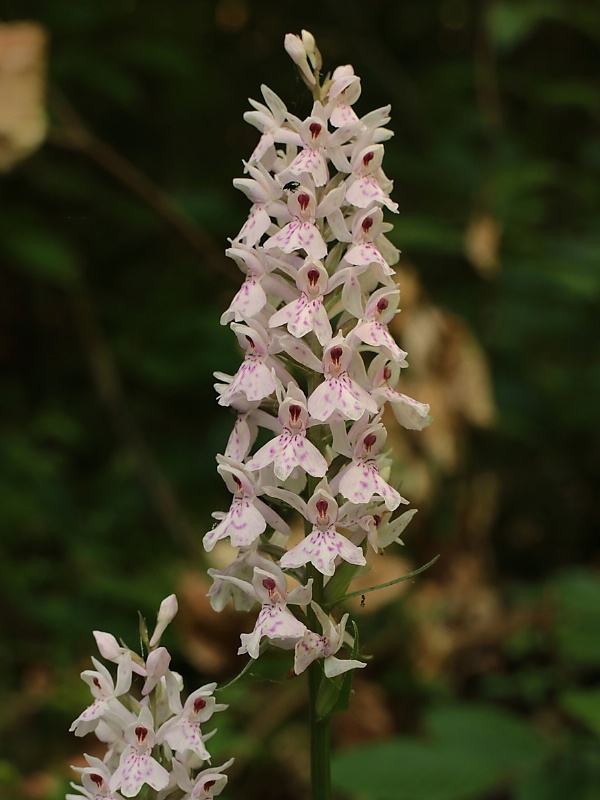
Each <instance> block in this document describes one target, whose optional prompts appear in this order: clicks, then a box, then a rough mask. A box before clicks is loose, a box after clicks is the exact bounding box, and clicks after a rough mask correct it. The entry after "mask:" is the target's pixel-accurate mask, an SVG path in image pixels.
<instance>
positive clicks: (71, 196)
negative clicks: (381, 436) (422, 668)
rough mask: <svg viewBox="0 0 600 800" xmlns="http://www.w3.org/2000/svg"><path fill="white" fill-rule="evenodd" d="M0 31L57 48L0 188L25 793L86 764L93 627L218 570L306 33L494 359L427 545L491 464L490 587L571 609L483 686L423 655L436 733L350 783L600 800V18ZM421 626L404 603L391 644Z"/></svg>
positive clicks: (436, 270)
mask: <svg viewBox="0 0 600 800" xmlns="http://www.w3.org/2000/svg"><path fill="white" fill-rule="evenodd" d="M167 6H168V7H167ZM1 13H2V19H3V21H11V20H17V19H31V20H35V21H39V22H40V23H41V24H43V25H44V26H45V27H46V28H47V29H48V31H49V33H50V37H51V39H50V49H49V70H50V80H51V87H50V91H49V94H48V103H49V114H50V118H51V123H52V124H51V134H50V137H49V140H48V142H47V144H46V145H45V146H44V147H43V148H42V149H41V150H40V151H39V152H37V153H36V154H35V155H33V156H32V157H31V158H29V159H28V160H26V161H24V162H23V163H22V164H21V165H19V166H18V167H17V168H15V169H14V170H13V171H12V172H10V173H7V174H6V175H3V176H2V178H1V180H0V198H1V203H2V212H1V223H0V270H1V276H2V292H1V295H0V308H1V313H0V360H1V361H2V370H1V375H0V407H1V423H0V498H1V502H0V530H1V539H0V547H1V551H0V555H1V557H0V602H1V606H2V615H1V616H0V626H1V627H0V663H1V665H2V668H1V670H0V691H1V693H2V695H3V697H4V700H3V703H2V711H1V712H0V737H1V738H2V740H3V744H2V753H3V755H2V760H1V761H0V787H6V791H7V792H8V793H9V796H11V797H15V798H17V797H19V794H18V793H19V792H20V791H21V788H20V787H22V778H23V777H24V776H25V777H27V776H29V775H31V774H37V773H39V772H42V771H44V770H50V769H54V770H55V771H56V772H57V773H58V774H60V775H61V776H63V777H61V780H63V782H64V781H66V775H67V771H66V768H65V765H66V763H67V761H68V758H69V757H72V754H73V753H74V752H77V748H78V745H79V743H78V742H72V741H71V740H70V739H69V737H68V735H67V734H65V735H64V736H63V735H62V734H61V733H57V732H60V731H64V730H66V729H67V728H68V725H69V724H70V721H71V720H72V719H73V718H74V717H75V716H76V715H77V714H78V713H79V709H80V707H81V705H82V704H83V702H84V700H85V697H86V694H85V692H84V690H83V689H82V688H81V687H80V686H79V685H78V682H77V679H76V671H77V666H78V665H83V664H85V663H86V662H85V659H86V658H87V653H88V651H89V649H90V646H91V636H90V631H91V630H92V629H93V628H101V629H106V630H113V631H114V632H115V633H117V634H118V635H120V636H123V637H124V638H125V639H128V640H129V641H132V642H133V641H135V636H136V634H135V622H136V612H137V610H138V609H142V610H144V611H145V612H147V613H151V612H152V610H153V609H154V608H156V607H157V606H158V602H159V601H160V599H161V598H162V597H163V596H165V595H166V594H167V593H169V592H170V591H172V589H173V586H174V583H175V581H176V578H177V576H178V575H179V574H180V572H181V570H182V569H183V567H184V566H185V567H189V566H190V565H191V566H194V567H197V568H198V569H199V570H200V569H202V558H201V556H200V555H199V550H198V542H199V539H200V536H201V534H202V533H203V531H204V530H205V529H206V528H207V526H208V525H209V514H210V512H211V511H212V510H214V509H215V508H217V507H219V503H220V501H221V499H222V500H223V502H225V498H224V493H223V490H222V487H221V485H220V481H219V480H218V477H217V476H216V473H215V469H214V455H215V453H216V452H218V451H219V450H221V449H222V447H223V445H224V442H225V441H226V437H227V435H228V428H229V425H230V418H229V416H228V414H227V413H226V412H224V411H223V409H221V408H219V407H218V406H217V404H216V403H215V400H214V393H213V389H212V378H211V374H212V372H213V370H215V369H221V370H223V371H230V370H233V369H235V365H236V363H237V359H238V356H237V353H236V348H235V346H234V342H233V341H232V339H233V337H232V336H231V335H230V334H229V332H228V331H227V330H225V329H221V328H220V326H219V316H220V314H221V312H222V310H223V309H224V308H225V307H226V305H227V303H228V298H229V297H230V296H231V294H232V292H233V291H234V288H235V286H236V283H237V282H238V280H239V276H238V275H237V274H236V273H235V269H234V268H233V267H232V266H231V265H228V264H227V262H226V261H225V260H224V259H221V256H220V255H219V254H220V252H221V251H222V250H223V249H224V248H225V246H226V244H227V242H226V239H227V237H230V236H233V235H235V233H236V232H237V230H238V229H239V227H240V226H241V223H242V221H243V219H244V218H245V214H246V211H247V203H246V200H245V198H243V197H241V196H239V197H238V196H236V193H235V192H234V190H233V189H232V187H231V180H232V178H234V177H236V176H238V175H240V174H241V169H242V165H241V159H242V158H244V157H246V156H247V155H248V154H249V153H250V152H251V149H252V147H253V146H254V143H255V140H256V132H255V131H254V130H253V129H251V128H250V127H249V126H247V125H245V123H244V122H243V120H242V113H243V112H244V111H245V110H246V109H247V107H248V106H247V99H246V98H247V97H248V96H251V97H257V96H258V93H259V86H260V84H261V83H267V84H269V86H271V87H272V88H273V89H274V90H275V91H276V92H277V93H279V94H280V95H281V96H282V97H283V98H284V99H285V100H286V102H287V103H288V105H289V106H290V108H291V109H292V110H293V111H294V112H295V113H297V114H302V113H305V112H306V110H307V109H308V107H309V103H308V98H307V97H306V94H305V92H304V90H303V87H302V85H301V83H300V82H299V81H298V80H297V79H296V77H295V75H294V72H293V70H292V68H291V65H290V64H289V63H288V59H287V58H286V56H285V54H284V53H283V49H282V39H283V35H284V33H286V32H288V31H299V30H300V29H301V28H303V27H304V28H308V29H309V30H311V31H312V32H313V33H314V34H315V35H316V37H317V41H318V43H319V46H320V48H321V51H322V52H323V54H324V59H325V63H326V65H328V66H332V67H333V66H335V65H337V64H338V63H347V62H351V63H353V65H354V67H355V69H356V72H357V73H358V74H359V75H361V77H362V85H363V96H362V98H361V99H360V101H359V103H358V106H357V107H358V109H359V111H362V112H363V113H364V112H365V111H367V110H370V109H371V108H374V107H376V106H378V105H383V104H385V103H388V102H391V103H392V106H393V125H392V126H393V128H394V130H395V131H396V135H395V138H394V139H393V140H392V141H391V142H390V143H389V146H386V152H387V156H386V172H387V174H388V175H390V176H391V177H393V178H394V180H395V190H394V198H395V200H397V201H398V202H399V204H400V207H401V214H400V216H399V218H398V220H397V225H396V228H395V230H394V242H395V243H396V244H397V245H398V246H399V247H400V248H401V249H402V250H403V252H404V254H405V257H409V258H410V259H411V261H412V262H414V263H415V264H416V265H417V267H418V270H419V275H420V278H421V280H422V282H423V283H424V285H425V286H426V289H427V292H428V294H429V295H430V297H431V298H432V299H433V300H434V301H435V302H436V303H437V304H439V305H441V306H443V307H445V308H448V309H451V310H453V311H454V312H456V313H457V314H459V315H461V316H462V317H464V318H465V319H466V320H467V321H468V322H469V323H470V325H471V326H472V328H473V329H474V331H475V333H476V335H477V337H478V339H479V341H480V342H481V343H482V344H483V346H484V348H485V351H486V353H487V355H488V357H489V359H490V363H491V368H492V374H493V379H494V388H495V394H496V400H497V403H498V407H499V417H498V422H497V425H496V427H495V429H494V430H493V431H491V432H487V433H481V432H480V433H477V434H476V435H475V434H473V435H472V436H471V437H470V440H469V448H468V458H467V460H466V463H465V464H464V465H463V466H462V468H461V473H460V474H459V475H457V476H455V477H454V478H453V479H452V480H450V481H448V482H447V484H445V485H444V486H443V487H442V490H441V496H440V497H439V498H437V500H436V501H435V503H433V508H432V509H431V510H430V513H429V515H428V524H427V525H426V526H424V528H423V531H422V535H423V537H424V539H423V540H422V541H421V542H420V543H417V544H416V545H415V549H416V554H417V556H419V555H420V554H422V553H431V552H437V550H439V549H441V547H442V545H444V546H445V543H446V539H447V536H448V533H447V531H448V530H455V529H456V528H457V526H458V527H460V525H459V523H458V522H457V520H456V519H453V518H452V515H453V514H454V513H455V511H454V509H455V504H454V503H453V502H452V499H453V498H455V497H456V496H457V495H458V494H459V492H460V486H461V485H465V484H466V483H467V482H468V481H469V479H470V477H471V476H472V475H473V474H475V473H476V472H478V471H484V472H491V473H493V474H494V475H496V476H497V478H498V480H499V485H500V504H499V513H498V515H497V518H496V519H495V521H494V525H493V537H492V542H491V547H490V552H489V554H488V558H489V560H490V563H491V564H492V565H493V566H492V569H491V572H492V573H493V575H494V582H495V584H496V585H497V587H498V588H499V592H500V593H501V595H502V596H503V597H506V598H508V600H507V602H509V604H510V603H512V604H513V605H514V606H516V607H519V608H525V607H528V605H531V604H534V605H535V604H536V603H538V602H542V604H543V603H544V602H545V600H544V598H546V597H548V596H549V597H551V604H550V608H551V620H552V621H551V622H550V623H548V624H543V625H541V627H540V626H539V625H538V624H537V623H536V624H533V623H532V624H531V626H530V627H527V626H525V628H524V629H523V630H521V633H520V635H521V638H520V639H518V638H517V639H515V640H513V641H508V642H507V645H506V652H505V653H503V654H502V656H503V661H502V664H503V666H502V668H501V669H499V670H498V671H497V672H496V673H494V672H491V673H490V674H489V675H487V676H486V677H485V679H482V680H479V681H475V682H471V683H469V682H468V681H462V682H461V681H459V680H454V679H453V678H452V676H448V680H447V683H446V684H445V685H444V686H442V687H439V686H438V687H437V688H436V687H435V686H431V685H429V684H428V683H427V682H426V681H422V680H421V679H420V677H419V675H417V674H412V673H411V672H410V668H409V667H408V666H407V661H406V655H405V650H403V645H402V644H401V643H400V644H399V645H398V648H399V650H398V652H397V653H396V654H395V655H394V658H393V659H392V661H391V662H390V665H389V666H388V669H387V671H386V670H383V671H381V672H380V677H382V678H383V679H384V683H385V685H386V688H387V689H388V691H389V692H390V693H391V695H392V696H395V697H396V698H397V699H398V698H400V699H401V700H402V702H406V703H409V704H410V706H411V708H412V709H413V711H414V714H413V717H412V719H411V722H410V723H409V724H408V727H407V728H405V729H404V730H406V732H407V735H406V736H404V735H403V736H402V737H401V738H398V739H394V740H392V741H389V742H387V743H385V744H383V745H378V744H371V745H369V746H368V747H365V749H364V750H362V751H361V752H360V753H354V752H352V753H350V752H349V753H348V755H344V754H341V755H340V757H339V760H338V762H337V766H336V773H335V774H336V777H337V782H338V785H339V787H340V788H341V789H344V788H346V789H347V790H348V791H350V796H354V795H355V794H356V793H358V795H357V796H360V797H361V798H363V797H364V798H373V800H376V799H378V798H387V797H390V798H398V800H400V798H402V797H407V798H409V797H410V798H415V800H416V798H417V797H419V798H421V797H422V798H425V797H426V798H427V800H451V798H455V800H460V798H463V797H464V798H476V797H480V798H483V797H490V798H491V797H494V798H496V797H497V798H504V797H506V798H508V797H511V798H512V797H514V798H517V799H518V800H538V799H539V800H554V798H555V797H556V798H558V797H559V796H560V797H565V796H568V797H569V798H572V800H588V798H589V799H590V800H591V798H595V797H597V796H598V792H599V791H600V760H599V756H598V737H599V736H600V700H599V697H598V678H599V677H600V644H598V641H599V638H598V635H599V631H600V627H599V624H598V623H599V622H600V584H599V581H598V574H597V568H598V566H599V564H598V555H599V554H598V543H597V535H598V532H599V530H600V524H599V523H600V513H599V505H598V502H597V494H598V489H597V487H598V485H600V439H599V437H598V435H597V416H598V408H600V359H599V358H598V338H599V337H598V334H599V327H600V309H599V299H600V227H599V225H598V212H599V208H600V128H599V126H598V122H599V121H600V88H599V85H598V80H597V79H598V71H599V68H600V6H599V5H598V4H597V2H595V0H544V2H540V1H539V0H488V1H487V2H486V1H485V0H481V1H480V2H467V0H433V1H432V2H429V3H408V2H398V3H390V2H386V0H372V2H370V3H368V4H367V5H365V4H363V3H359V2H358V1H357V0H346V2H345V3H344V4H343V11H342V6H341V5H340V4H339V3H337V2H334V0H326V2H318V3H317V2H313V0H306V2H304V3H302V4H294V5H291V4H284V3H279V2H275V0H261V2H258V0H199V1H198V2H194V3H190V2H186V0H172V2H170V3H169V4H165V3H164V2H163V0H144V2H142V1H141V0H97V1H96V2H72V0H52V2H45V1H44V0H3V3H2V9H1ZM82 121H83V124H84V125H85V126H86V129H87V130H88V131H89V132H91V133H92V134H93V140H92V144H91V145H90V146H89V147H87V148H86V147H76V146H74V143H73V141H74V140H73V135H74V132H75V133H76V132H77V131H76V128H77V125H79V124H81V122H82ZM123 159H125V161H123ZM132 165H133V168H134V174H133V175H132V173H131V167H132ZM136 169H138V170H140V172H141V175H142V179H141V183H140V178H139V174H138V173H137V172H135V170H136ZM143 176H146V179H144V177H143ZM148 179H149V180H150V181H151V183H150V185H149V184H148V183H147V180H148ZM144 180H146V182H144ZM152 187H160V191H159V192H158V200H157V197H156V196H155V195H154V194H153V189H152ZM169 198H170V200H169ZM165 199H166V204H167V206H168V208H167V210H166V211H165V207H164V203H165ZM171 202H172V203H174V204H175V211H173V208H172V207H171V205H170V203H171ZM161 203H162V204H163V205H161ZM177 209H179V210H177ZM480 213H484V214H485V215H488V216H489V217H491V218H493V219H494V220H495V223H496V224H497V226H498V229H499V230H501V231H502V238H501V246H500V259H501V268H500V270H499V271H498V272H497V274H495V275H492V276H485V275H482V274H481V273H478V272H477V271H476V270H475V269H474V268H473V266H472V265H471V264H470V263H469V261H468V259H467V258H466V256H465V245H464V241H465V231H466V230H467V228H468V225H469V221H470V220H471V219H472V218H473V216H474V215H477V214H480ZM198 231H200V233H198ZM213 243H214V244H213ZM215 253H216V254H217V255H215ZM420 399H423V400H426V399H427V398H420ZM436 509H438V510H437V511H436ZM439 509H442V511H440V510H439ZM425 513H426V511H425ZM448 557H450V556H448ZM532 598H533V599H532ZM540 598H542V600H540ZM544 607H545V606H544ZM398 613H399V612H398ZM398 624H405V623H399V618H398V617H397V616H396V612H389V613H388V612H384V614H383V617H382V619H380V620H379V621H376V622H373V623H372V628H373V630H372V631H371V633H372V634H373V635H374V636H376V635H378V632H379V633H380V632H381V630H390V628H391V627H393V626H394V625H398ZM386 626H387V627H386ZM367 628H368V626H367ZM368 633H369V632H368V630H367V635H366V636H365V638H364V641H365V644H366V646H367V647H368V644H369V638H368ZM511 648H512V649H511ZM403 653H404V655H403ZM185 669H186V668H185V665H184V664H183V659H182V670H184V671H185ZM188 669H189V668H188ZM194 679H197V677H196V678H194ZM243 697H244V698H246V699H245V702H250V701H249V700H248V696H247V694H243ZM499 706H503V708H499ZM401 716H402V715H399V718H400V717H401ZM408 733H414V734H415V736H414V737H409V736H408ZM421 734H422V735H421ZM235 735H236V734H233V733H232V737H235ZM225 738H227V737H225ZM224 744H226V742H225V743H224ZM225 750H226V747H224V751H225ZM266 769H267V767H265V768H264V770H266ZM258 772H260V768H256V770H255V773H256V774H258ZM255 773H252V775H254V776H255ZM376 780H378V781H379V782H378V783H376ZM386 781H387V782H388V783H389V782H391V783H392V784H393V785H394V787H398V788H394V790H393V791H392V792H391V793H390V791H389V786H388V783H386ZM255 782H256V785H257V787H258V788H257V790H256V794H252V796H257V797H258V796H260V797H261V798H262V800H265V798H267V797H270V796H272V795H270V794H268V791H269V788H268V786H265V781H264V780H263V781H262V783H261V781H260V780H258V778H256V781H255ZM268 783H269V782H268V781H267V784H268ZM276 783H277V782H276V781H275V784H276ZM61 785H62V784H61ZM253 785H254V784H253V782H252V781H249V782H247V783H246V794H243V793H242V794H238V795H235V794H234V790H232V795H231V796H232V798H233V797H237V796H244V797H246V798H249V797H250V794H248V792H252V791H253V788H252V787H253ZM378 787H379V788H378ZM22 791H23V792H24V794H23V797H28V798H29V797H33V796H38V797H39V796H43V795H42V794H40V793H39V792H38V795H34V794H32V793H31V791H33V790H31V791H30V790H27V791H29V793H27V791H26V790H25V789H23V790H22ZM62 791H63V795H64V786H63V787H62ZM271 791H272V789H271ZM402 792H403V793H404V794H403V793H402ZM493 792H495V793H493ZM60 793H61V788H60V786H59V787H58V788H57V786H56V785H53V786H51V787H50V788H49V789H48V790H47V793H46V795H45V796H47V797H48V798H51V797H54V796H55V797H59V796H61V794H60ZM289 800H293V798H292V794H291V793H290V794H289Z"/></svg>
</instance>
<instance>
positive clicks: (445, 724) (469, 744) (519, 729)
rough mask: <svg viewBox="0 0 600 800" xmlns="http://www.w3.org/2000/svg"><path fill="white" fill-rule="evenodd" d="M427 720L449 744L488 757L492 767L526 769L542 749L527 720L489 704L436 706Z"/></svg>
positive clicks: (511, 771)
mask: <svg viewBox="0 0 600 800" xmlns="http://www.w3.org/2000/svg"><path fill="white" fill-rule="evenodd" d="M427 721H428V727H429V729H430V730H431V731H432V733H433V734H434V735H435V736H436V737H437V738H438V739H440V740H441V741H443V742H444V743H445V745H446V746H447V747H448V748H450V749H453V748H459V749H461V750H462V749H463V748H464V749H466V750H467V751H468V752H469V753H471V755H472V756H473V758H476V759H479V758H481V759H486V758H488V759H491V761H492V763H493V768H494V769H497V770H500V771H504V770H506V771H507V772H508V773H511V774H516V773H518V772H520V771H522V770H527V769H529V768H530V767H531V766H532V765H535V764H536V763H537V762H538V761H539V759H540V758H541V757H542V756H543V755H544V752H545V748H544V746H543V743H542V740H541V739H540V737H539V736H538V735H537V733H536V732H535V731H534V730H533V729H532V728H531V727H530V726H529V725H528V724H527V723H526V722H524V721H523V720H521V719H520V718H519V717H517V716H515V715H513V714H510V713H508V712H507V711H503V710H501V709H499V708H494V707H492V706H484V705H461V706H454V707H448V708H437V709H434V710H432V711H431V712H430V713H429V715H428V716H427Z"/></svg>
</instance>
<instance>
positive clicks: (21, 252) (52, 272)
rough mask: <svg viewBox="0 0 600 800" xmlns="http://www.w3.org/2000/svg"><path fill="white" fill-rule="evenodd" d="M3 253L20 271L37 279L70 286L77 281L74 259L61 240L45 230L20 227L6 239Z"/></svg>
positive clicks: (8, 234)
mask: <svg viewBox="0 0 600 800" xmlns="http://www.w3.org/2000/svg"><path fill="white" fill-rule="evenodd" d="M3 249H4V250H5V251H6V253H7V255H8V256H9V258H10V259H11V261H13V262H14V264H15V266H16V267H17V268H18V269H21V270H22V271H23V272H28V273H29V274H30V275H32V276H33V277H36V278H46V279H49V280H52V281H54V282H56V283H63V284H64V283H70V282H72V281H74V280H75V279H76V277H77V263H76V259H75V255H74V253H73V251H72V249H71V248H70V247H69V245H68V244H67V243H66V242H64V241H63V240H62V239H61V238H60V237H58V236H56V235H54V234H53V233H50V232H49V231H46V230H44V229H43V228H37V227H29V226H20V227H18V228H15V229H14V230H13V231H12V232H11V233H9V232H7V233H6V234H5V237H4V243H3Z"/></svg>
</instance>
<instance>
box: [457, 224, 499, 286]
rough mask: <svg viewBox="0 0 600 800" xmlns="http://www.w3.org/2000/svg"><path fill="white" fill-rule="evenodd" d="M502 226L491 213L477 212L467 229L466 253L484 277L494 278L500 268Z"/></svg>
mask: <svg viewBox="0 0 600 800" xmlns="http://www.w3.org/2000/svg"><path fill="white" fill-rule="evenodd" d="M501 238H502V226H501V225H500V223H499V222H498V221H497V220H496V219H494V217H493V216H492V215H491V214H488V213H484V214H476V215H474V216H473V217H472V219H471V221H470V222H469V224H468V226H467V230H466V231H465V255H466V256H467V258H468V259H469V261H470V262H471V264H472V265H473V266H474V267H475V269H476V270H477V272H479V274H480V275H482V276H483V277H484V278H493V277H495V276H496V275H497V273H498V272H499V270H500V256H499V253H498V250H499V247H500V240H501Z"/></svg>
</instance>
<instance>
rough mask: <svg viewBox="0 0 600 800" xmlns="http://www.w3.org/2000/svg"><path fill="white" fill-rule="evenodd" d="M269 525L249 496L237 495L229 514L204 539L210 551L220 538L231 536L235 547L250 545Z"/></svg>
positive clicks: (205, 546) (207, 549) (205, 545)
mask: <svg viewBox="0 0 600 800" xmlns="http://www.w3.org/2000/svg"><path fill="white" fill-rule="evenodd" d="M266 527H267V523H266V521H265V519H264V517H263V516H262V514H261V513H260V512H259V511H258V510H257V509H256V508H255V507H254V506H253V504H252V500H251V499H250V498H248V497H235V498H234V499H233V502H232V503H231V508H230V509H229V511H228V513H227V515H226V516H225V517H224V519H222V520H221V522H219V524H218V525H216V526H215V527H214V528H213V529H212V530H210V531H209V532H208V533H207V534H206V535H205V536H204V539H203V540H202V543H203V544H204V549H205V550H206V551H207V552H210V551H211V550H212V549H213V547H214V546H215V544H216V543H217V542H218V541H219V539H224V538H225V537H227V536H229V537H230V539H231V544H232V545H233V546H234V547H248V546H249V545H251V544H252V542H253V541H254V540H255V539H257V538H258V537H259V536H260V534H261V533H263V531H264V530H265V528H266Z"/></svg>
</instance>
